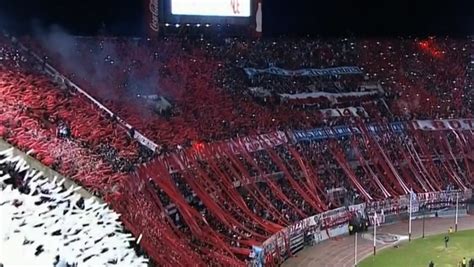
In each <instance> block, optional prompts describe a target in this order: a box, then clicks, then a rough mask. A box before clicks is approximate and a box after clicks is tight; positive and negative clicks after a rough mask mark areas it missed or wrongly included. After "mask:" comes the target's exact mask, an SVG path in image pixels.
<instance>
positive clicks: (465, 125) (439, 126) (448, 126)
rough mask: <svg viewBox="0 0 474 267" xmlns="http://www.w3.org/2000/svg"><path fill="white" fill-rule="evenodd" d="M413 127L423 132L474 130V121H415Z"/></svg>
mask: <svg viewBox="0 0 474 267" xmlns="http://www.w3.org/2000/svg"><path fill="white" fill-rule="evenodd" d="M412 123H413V127H414V128H415V129H417V130H423V131H443V130H474V119H452V120H416V121H413V122H412Z"/></svg>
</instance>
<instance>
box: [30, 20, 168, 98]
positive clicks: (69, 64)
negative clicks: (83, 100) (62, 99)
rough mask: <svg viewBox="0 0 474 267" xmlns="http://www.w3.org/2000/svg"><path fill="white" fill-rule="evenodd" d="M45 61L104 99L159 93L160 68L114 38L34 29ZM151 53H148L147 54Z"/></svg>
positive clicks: (55, 27) (56, 28)
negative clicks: (45, 58) (155, 67)
mask: <svg viewBox="0 0 474 267" xmlns="http://www.w3.org/2000/svg"><path fill="white" fill-rule="evenodd" d="M35 39H36V40H38V41H39V43H40V46H41V49H43V51H44V52H45V54H46V56H47V59H48V62H49V63H50V64H51V65H52V66H53V67H55V68H57V69H59V70H60V71H61V72H62V73H63V74H65V75H66V76H67V77H68V78H70V79H71V80H72V81H73V82H75V83H77V84H79V85H80V86H82V87H84V88H85V89H87V91H88V92H90V93H91V94H92V95H94V96H96V97H100V98H101V99H105V100H125V101H126V100H127V99H131V98H136V97H137V95H148V94H159V91H158V81H159V72H158V70H155V69H153V68H150V67H148V66H145V65H144V64H147V62H141V59H140V58H136V57H135V53H134V50H135V49H136V50H139V49H142V48H141V47H139V45H138V41H136V43H137V44H136V46H133V45H130V41H129V42H128V45H127V46H125V45H124V44H123V42H120V41H119V39H115V38H102V39H100V38H89V37H78V36H73V35H71V34H69V33H67V32H66V31H65V30H64V29H62V28H61V27H58V26H51V27H50V28H49V29H47V30H45V29H43V28H40V27H36V29H35ZM150 56H151V55H150Z"/></svg>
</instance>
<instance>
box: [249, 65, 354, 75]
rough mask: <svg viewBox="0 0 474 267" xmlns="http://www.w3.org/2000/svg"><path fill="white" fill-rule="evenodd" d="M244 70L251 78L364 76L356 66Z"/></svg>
mask: <svg viewBox="0 0 474 267" xmlns="http://www.w3.org/2000/svg"><path fill="white" fill-rule="evenodd" d="M244 70H245V73H247V75H248V76H249V77H253V76H255V75H258V74H265V73H266V74H272V75H279V76H335V75H345V74H362V70H361V69H360V68H359V67H356V66H345V67H336V68H327V69H300V70H286V69H282V68H278V67H269V68H266V69H255V68H244Z"/></svg>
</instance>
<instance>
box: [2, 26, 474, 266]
mask: <svg viewBox="0 0 474 267" xmlns="http://www.w3.org/2000/svg"><path fill="white" fill-rule="evenodd" d="M473 45H474V43H473V40H472V39H469V38H465V39H451V38H424V39H415V38H398V39H397V38H392V39H359V38H334V39H314V38H299V39H289V38H275V39H260V40H249V39H243V38H227V39H223V40H206V39H203V38H197V39H192V38H180V37H166V38H162V39H160V40H149V39H130V38H128V39H127V38H106V37H90V38H89V37H73V36H69V35H66V34H62V33H60V32H54V33H51V34H48V35H42V36H41V37H38V38H32V37H25V38H15V37H12V36H9V35H6V34H5V35H4V36H2V37H1V38H0V96H1V101H0V138H2V139H3V140H5V141H7V142H8V143H10V144H11V145H14V146H15V147H17V148H18V149H20V150H22V151H25V152H26V151H29V154H30V155H31V156H33V157H34V158H36V159H37V160H39V161H41V162H42V163H43V164H44V165H46V166H48V167H50V168H52V169H53V170H56V171H57V172H59V173H61V174H63V175H64V176H66V177H69V178H71V179H72V180H73V181H75V182H76V183H78V184H79V185H81V186H83V187H84V188H86V189H87V190H89V191H90V192H92V193H93V194H94V195H96V196H98V197H100V198H102V199H104V200H105V202H107V204H108V205H109V206H110V207H111V208H112V209H113V210H114V211H115V212H117V213H118V214H120V220H121V222H122V223H123V225H124V227H125V228H126V229H127V230H128V231H130V232H131V233H132V234H133V236H134V237H136V238H140V240H139V246H140V247H141V248H142V249H143V250H144V252H145V253H146V257H149V259H150V264H155V265H158V266H205V265H211V266H224V265H229V266H244V265H247V264H249V262H251V261H252V259H253V257H255V255H254V253H255V248H256V247H263V248H264V249H266V250H265V251H266V252H267V253H265V255H264V257H265V258H266V264H268V265H271V264H277V263H278V262H280V261H281V260H282V259H280V256H281V255H283V254H284V253H283V251H284V250H285V249H286V248H287V243H288V242H289V240H285V236H283V237H282V239H281V238H278V239H277V240H276V241H275V243H271V242H268V240H269V238H270V237H271V236H274V235H275V234H277V233H279V232H281V231H282V230H283V229H284V228H286V227H288V226H291V225H294V224H295V223H296V222H299V221H301V220H303V219H305V218H308V217H310V216H312V215H315V214H323V213H325V212H327V211H330V210H336V209H338V208H341V207H347V206H351V205H357V204H360V203H375V202H377V201H383V200H385V201H387V200H391V199H398V198H399V197H400V196H405V195H407V194H409V193H410V192H411V191H413V192H415V193H417V194H419V195H420V196H424V197H425V199H427V200H429V198H430V196H433V197H434V196H435V195H436V194H435V193H434V192H450V191H452V192H460V191H463V192H464V191H465V190H469V189H472V187H473V184H474V136H473V134H472V132H473V130H474V116H473V107H474V97H473V89H472V88H473V83H472V75H474V63H473V62H472V52H473V51H474V47H473ZM0 166H2V167H4V166H3V165H0ZM19 173H21V172H19ZM30 178H31V177H30ZM16 179H18V181H17V182H16V184H21V185H22V186H23V187H28V186H27V185H28V184H29V180H28V175H26V176H25V175H17V177H16ZM0 183H1V188H3V189H2V195H1V196H2V197H3V196H4V194H7V193H8V194H13V193H12V191H11V190H12V187H11V186H7V184H6V183H5V181H0ZM14 188H16V187H14ZM23 190H24V189H23ZM33 191H34V190H33ZM39 191H41V190H39ZM23 194H28V193H23ZM12 198H13V199H17V198H20V197H18V196H13V197H12ZM451 200H452V199H451ZM22 201H23V200H22ZM30 201H33V202H34V200H30ZM15 203H16V202H15ZM23 203H24V204H25V205H26V203H28V202H27V200H24V201H23ZM11 204H13V202H12V203H11ZM1 205H3V203H0V206H1ZM392 207H393V206H392ZM399 209H403V207H399ZM399 209H392V210H386V211H385V212H386V213H390V212H392V213H396V212H398V210H399ZM405 209H406V207H405ZM66 215H67V214H66ZM343 215H344V216H339V217H337V218H333V217H330V216H328V217H327V219H324V220H322V221H321V224H320V225H319V226H318V227H321V228H322V229H327V228H330V227H334V226H337V225H339V224H343V223H346V222H347V221H349V220H351V219H352V217H354V216H358V213H357V211H353V210H352V211H351V210H349V211H348V212H346V213H344V214H343ZM84 238H87V236H85V237H84ZM280 240H283V241H280ZM12 242H13V241H12ZM80 242H83V241H80ZM84 242H85V241H84ZM110 242H112V241H110ZM115 242H117V241H115ZM270 243H271V244H270ZM103 244H104V246H105V245H106V244H108V243H103ZM265 246H268V248H267V247H265ZM109 249H110V248H109ZM123 249H124V251H127V250H125V248H123ZM275 250H277V251H276V252H275ZM269 251H271V252H273V253H268V252H269ZM48 253H49V252H48ZM56 253H58V254H54V253H53V252H51V253H49V254H48V256H49V258H47V259H50V260H51V262H54V260H55V257H56V256H57V255H58V257H57V258H56V260H58V259H61V260H63V261H66V262H67V264H70V265H73V264H79V266H82V265H81V264H82V263H84V264H85V265H87V264H89V263H87V262H85V259H84V257H83V256H84V255H82V257H76V258H75V257H72V256H71V254H68V253H69V252H68V253H66V250H60V251H58V252H56ZM61 253H65V254H64V256H63V255H59V254H61ZM122 253H128V254H126V255H128V256H127V257H126V258H125V255H124V254H122V255H120V254H119V256H116V255H113V254H112V255H111V254H107V253H105V254H106V255H107V256H110V257H114V256H116V257H117V258H119V259H120V258H121V257H124V259H126V260H129V263H128V264H130V265H128V266H132V265H133V264H136V265H137V266H138V265H140V264H144V263H145V262H146V261H145V260H144V259H141V258H139V257H141V256H136V255H135V254H133V253H135V252H130V251H129V252H122ZM288 253H291V252H288ZM50 255H51V256H50ZM137 257H138V258H137ZM92 259H93V260H96V261H94V263H97V264H100V261H99V259H95V257H92ZM41 260H43V261H44V260H45V258H42V259H41ZM102 260H104V261H107V260H109V259H108V258H104V259H102ZM0 262H1V259H0ZM4 263H6V262H4ZM112 263H113V264H119V263H120V262H117V261H115V262H113V261H112ZM112 263H111V262H109V264H112Z"/></svg>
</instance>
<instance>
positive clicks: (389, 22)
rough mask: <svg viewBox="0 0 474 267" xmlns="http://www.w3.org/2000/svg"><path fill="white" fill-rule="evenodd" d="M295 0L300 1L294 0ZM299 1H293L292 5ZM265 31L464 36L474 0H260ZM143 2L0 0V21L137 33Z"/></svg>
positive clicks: (472, 25) (473, 26) (24, 26)
mask: <svg viewBox="0 0 474 267" xmlns="http://www.w3.org/2000/svg"><path fill="white" fill-rule="evenodd" d="M298 2H299V3H298ZM296 3H298V4H296ZM263 6H264V10H263V12H264V13H263V16H264V17H263V18H264V24H263V26H264V32H265V34H267V35H277V34H306V33H312V34H319V35H346V34H349V33H353V34H356V35H371V36H381V35H384V36H386V35H409V34H411V35H431V34H443V35H444V34H449V35H467V34H472V33H473V32H474V0H465V1H442V2H441V1H438V0H432V1H425V0H411V1H404V0H398V1H396V0H393V1H382V0H379V1H373V0H371V1H361V0H359V1H354V0H353V1H351V0H325V1H321V0H312V1H310V0H293V1H289V0H264V3H263ZM142 17H143V1H139V0H138V1H137V0H127V1H125V0H77V1H73V0H72V1H71V0H69V1H68V0H30V1H27V0H0V24H3V25H4V27H5V25H6V28H8V29H9V30H10V31H12V30H13V29H15V30H17V31H28V30H30V29H31V28H32V26H31V25H38V24H42V25H43V26H44V25H51V24H59V25H61V26H63V27H65V28H66V29H68V30H69V31H70V32H72V33H75V34H89V35H90V34H95V33H96V32H97V31H98V29H99V28H100V27H101V25H102V23H105V24H106V25H107V30H108V31H109V32H110V33H112V34H126V35H140V34H142V33H143V27H142V23H143V22H142Z"/></svg>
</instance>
